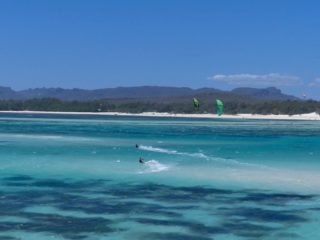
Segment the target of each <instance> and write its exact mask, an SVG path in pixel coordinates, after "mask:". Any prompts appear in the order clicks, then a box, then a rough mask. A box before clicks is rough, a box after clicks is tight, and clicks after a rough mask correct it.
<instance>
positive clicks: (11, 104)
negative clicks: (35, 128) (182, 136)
mask: <svg viewBox="0 0 320 240" xmlns="http://www.w3.org/2000/svg"><path fill="white" fill-rule="evenodd" d="M224 109H225V113H227V114H237V113H252V114H288V115H293V114H302V113H310V112H317V113H320V102H318V101H313V100H308V101H292V100H287V101H255V102H235V101H226V102H225V103H224ZM25 110H29V111H61V112H127V113H141V112H169V113H196V112H197V113H215V112H216V106H215V105H214V104H213V103H212V102H211V103H208V102H203V103H201V102H200V108H199V110H198V111H195V110H194V107H193V103H192V101H191V100H190V101H177V102H174V101H173V102H170V101H150V100H142V99H123V100H97V101H87V102H80V101H61V100H58V99H52V98H45V99H31V100H0V111H25Z"/></svg>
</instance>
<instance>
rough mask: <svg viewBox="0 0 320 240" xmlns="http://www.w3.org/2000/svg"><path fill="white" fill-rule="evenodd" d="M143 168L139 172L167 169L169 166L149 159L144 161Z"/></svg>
mask: <svg viewBox="0 0 320 240" xmlns="http://www.w3.org/2000/svg"><path fill="white" fill-rule="evenodd" d="M144 168H145V169H144V170H143V171H140V172H139V173H154V172H163V171H167V170H169V168H170V167H169V166H168V165H165V164H162V163H160V162H158V161H156V160H150V161H147V162H145V163H144Z"/></svg>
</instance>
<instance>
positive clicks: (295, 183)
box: [0, 114, 320, 240]
mask: <svg viewBox="0 0 320 240" xmlns="http://www.w3.org/2000/svg"><path fill="white" fill-rule="evenodd" d="M135 144H139V149H136V148H135ZM319 146H320V123H319V122H311V121H310V122H309V121H266V120H257V121H255V120H225V119H220V120H205V119H203V120H196V119H171V118H133V117H93V116H52V115H50V116H49V115H41V116H32V115H14V114H2V115H0V174H1V179H0V214H1V218H0V239H155V240H158V239H159V240H162V239H173V240H180V239H184V240H189V239H199V240H208V239H294V238H297V239H319V238H320V231H319V230H318V226H319V223H320V222H319V220H320V216H319V211H320V197H319V194H320V187H319V183H320V161H319V159H320V158H319V156H320V148H319ZM139 157H143V158H144V159H145V161H146V164H139V163H138V159H139Z"/></svg>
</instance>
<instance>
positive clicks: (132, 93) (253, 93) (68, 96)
mask: <svg viewBox="0 0 320 240" xmlns="http://www.w3.org/2000/svg"><path fill="white" fill-rule="evenodd" d="M205 95H212V96H214V95H215V96H219V97H222V98H224V100H225V101H229V100H237V99H238V100H243V99H248V98H250V99H251V100H255V99H256V100H297V98H296V97H294V96H290V95H285V94H283V93H282V92H281V90H279V89H276V88H264V89H258V88H237V89H234V90H232V91H222V90H218V89H214V88H199V89H191V88H186V87H160V86H141V87H117V88H105V89H96V90H85V89H76V88H75V89H63V88H35V89H27V90H22V91H14V90H12V89H11V88H7V87H0V100H1V99H2V100H27V99H35V98H37V99H41V98H55V99H59V100H63V101H74V100H76V101H93V100H101V99H125V98H129V99H144V98H166V97H190V96H205Z"/></svg>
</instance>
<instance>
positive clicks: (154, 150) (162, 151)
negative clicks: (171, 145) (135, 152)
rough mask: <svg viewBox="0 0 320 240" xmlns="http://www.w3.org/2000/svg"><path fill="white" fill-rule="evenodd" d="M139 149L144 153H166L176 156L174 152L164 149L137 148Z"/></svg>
mask: <svg viewBox="0 0 320 240" xmlns="http://www.w3.org/2000/svg"><path fill="white" fill-rule="evenodd" d="M139 149H142V150H145V151H150V152H159V153H168V154H178V152H177V151H175V150H168V149H164V148H156V147H152V146H143V145H141V146H139Z"/></svg>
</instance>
